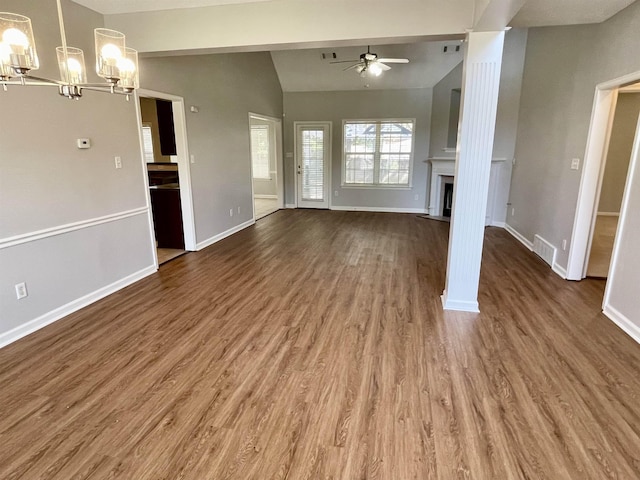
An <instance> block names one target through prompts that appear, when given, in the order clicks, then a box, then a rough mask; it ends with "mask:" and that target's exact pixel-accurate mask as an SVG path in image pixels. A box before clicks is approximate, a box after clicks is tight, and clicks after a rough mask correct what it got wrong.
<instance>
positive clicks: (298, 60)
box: [271, 40, 462, 92]
mask: <svg viewBox="0 0 640 480" xmlns="http://www.w3.org/2000/svg"><path fill="white" fill-rule="evenodd" d="M445 46H449V47H450V48H448V49H447V50H448V51H453V53H444V52H443V50H444V47H445ZM456 46H461V42H460V41H459V40H458V41H456V40H451V41H445V42H418V43H411V44H402V45H371V52H374V53H377V54H378V57H379V58H407V59H409V63H408V64H389V66H390V67H391V70H389V71H387V72H384V74H383V75H381V76H379V77H371V76H368V75H366V76H364V77H361V76H360V75H358V73H357V72H356V71H355V70H348V71H345V70H344V69H345V68H347V67H349V66H350V65H352V64H353V63H355V62H351V63H338V64H334V63H331V62H335V61H345V60H355V61H357V60H358V59H359V56H360V54H361V53H363V52H366V51H367V46H366V45H360V46H355V47H339V48H318V49H303V50H278V51H273V52H271V57H272V58H273V64H274V65H275V67H276V70H277V72H278V76H279V77H280V84H281V85H282V90H284V91H285V92H305V91H310V92H313V91H328V90H361V89H363V88H370V89H372V90H377V89H404V88H425V87H433V86H434V85H435V84H436V83H438V82H439V81H440V80H441V79H442V78H443V77H444V76H445V75H446V74H447V73H449V72H450V71H451V70H452V69H453V68H454V67H455V66H456V65H458V64H459V63H460V62H461V61H462V49H460V51H459V52H455V47H456ZM451 47H453V48H451ZM323 54H324V57H325V58H323ZM333 54H335V56H336V58H335V59H334V58H333Z"/></svg>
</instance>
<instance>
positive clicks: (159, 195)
mask: <svg viewBox="0 0 640 480" xmlns="http://www.w3.org/2000/svg"><path fill="white" fill-rule="evenodd" d="M151 209H152V211H153V225H154V229H155V234H156V242H158V247H160V248H179V249H181V250H184V232H183V229H182V204H181V202H180V188H176V187H170V188H163V187H162V186H158V187H152V188H151Z"/></svg>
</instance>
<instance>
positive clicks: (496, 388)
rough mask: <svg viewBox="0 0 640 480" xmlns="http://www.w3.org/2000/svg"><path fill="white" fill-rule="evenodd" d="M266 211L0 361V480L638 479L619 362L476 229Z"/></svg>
mask: <svg viewBox="0 0 640 480" xmlns="http://www.w3.org/2000/svg"><path fill="white" fill-rule="evenodd" d="M448 227H449V225H448V224H446V223H442V222H426V221H424V220H423V219H420V218H417V217H416V216H414V215H399V214H375V213H355V212H331V211H304V210H283V211H280V212H277V213H275V214H273V215H270V216H268V217H266V218H265V219H264V220H261V221H260V222H258V223H257V225H256V226H254V227H251V228H248V229H246V230H243V231H242V232H240V233H238V234H236V235H234V236H232V237H230V238H228V239H226V240H224V241H222V242H220V243H218V244H215V245H214V246H212V247H210V248H207V249H205V250H203V251H201V252H197V253H190V254H189V255H185V256H183V257H180V258H178V259H176V260H174V261H172V262H171V263H169V264H167V265H166V266H164V267H163V269H162V270H160V272H159V273H158V274H156V275H153V276H151V277H148V278H147V279H145V280H143V281H141V282H138V283H136V284H135V285H133V286H130V287H128V288H126V289H124V290H122V291H120V292H118V293H116V294H114V295H111V296H110V297H108V298H106V299H104V300H102V301H100V302H98V303H96V304H94V305H92V306H90V307H88V308H85V309H83V310H82V311H80V312H77V313H76V314H73V315H71V316H69V317H67V318H66V319H64V320H61V321H59V322H57V323H55V324H53V325H50V326H49V327H47V328H45V329H43V330H41V331H39V332H36V333H35V334H33V335H31V336H29V337H27V338H25V339H23V340H21V341H19V342H16V343H15V344H12V345H10V346H8V347H6V348H4V349H2V350H0V411H1V413H2V415H0V478H1V479H3V480H16V479H65V480H67V479H73V480H79V479H135V480H142V479H149V480H158V479H189V480H222V479H242V480H248V479H255V480H264V479H293V480H298V479H301V480H302V479H322V480H328V479H332V480H337V479H343V480H363V479H384V480H409V479H442V480H450V479H481V480H484V479H496V480H505V479H550V480H563V479H577V480H588V479H594V480H595V479H598V480H599V479H638V478H640V437H639V435H640V373H639V372H640V345H638V344H636V343H635V342H634V341H633V340H631V339H630V338H629V337H628V336H626V335H625V334H624V333H623V332H622V331H621V330H619V329H618V328H617V327H616V326H615V325H614V324H613V323H611V322H610V321H609V320H607V319H606V318H605V317H604V316H603V315H602V314H600V313H599V304H600V302H601V298H602V294H603V286H604V283H603V282H602V281H599V280H586V281H583V282H580V283H572V282H565V281H562V280H561V279H560V278H559V277H557V276H556V275H555V274H554V273H553V272H552V271H551V270H550V269H549V268H548V266H547V265H546V264H544V263H543V262H542V261H541V260H539V259H538V258H537V257H536V256H535V255H533V254H532V253H530V252H528V251H527V250H525V249H524V248H523V247H522V246H521V245H520V244H518V243H517V242H516V241H515V240H514V239H512V238H511V237H510V236H509V235H508V234H507V233H506V232H505V231H503V230H501V229H494V228H488V229H487V231H486V243H485V245H486V247H485V252H484V264H483V269H482V279H481V295H480V305H481V309H482V313H481V314H479V315H473V314H460V313H452V312H446V313H444V312H442V310H441V306H440V298H439V296H440V294H441V291H442V287H443V285H444V275H445V262H446V260H445V259H446V242H447V233H448Z"/></svg>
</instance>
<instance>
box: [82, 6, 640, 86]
mask: <svg viewBox="0 0 640 480" xmlns="http://www.w3.org/2000/svg"><path fill="white" fill-rule="evenodd" d="M73 1H75V2H76V3H79V4H82V5H85V6H87V7H89V8H91V9H93V10H96V11H98V12H100V13H103V14H105V23H106V26H108V27H110V28H114V29H116V30H120V31H123V32H125V33H126V34H127V39H128V41H130V42H131V43H130V44H131V45H132V46H134V47H135V48H137V49H138V50H140V52H141V53H142V54H143V55H185V54H205V53H216V52H238V51H264V50H268V51H271V55H272V58H273V62H274V65H275V67H276V70H277V72H278V76H279V77H280V82H281V84H282V87H283V90H284V91H292V92H293V91H322V90H355V89H362V88H371V89H388V88H422V87H432V86H433V85H435V84H436V83H437V82H438V81H439V80H440V79H441V78H443V77H444V76H445V75H446V74H447V73H448V72H449V71H451V69H453V68H454V67H455V66H456V65H457V64H459V63H460V61H461V60H462V55H461V54H454V55H443V54H442V48H443V46H444V45H446V44H451V43H454V44H455V42H456V41H459V39H460V38H462V37H463V35H464V32H465V31H466V30H467V29H470V28H473V27H474V25H476V26H477V25H478V23H477V21H478V18H479V17H478V16H479V13H478V12H484V13H483V14H482V15H483V16H482V21H483V22H486V21H487V18H486V17H487V15H489V17H492V16H495V20H496V21H493V22H492V21H491V18H489V24H500V22H502V23H501V24H502V25H505V24H506V23H508V24H509V25H511V26H515V27H538V26H549V25H572V24H583V23H599V22H602V21H605V20H607V19H608V18H610V17H611V16H613V15H615V14H616V13H618V12H619V11H621V10H622V9H624V8H625V7H627V6H629V5H630V4H631V3H633V2H634V1H635V0H73ZM639 1H640V0H639ZM487 12H489V13H488V14H487ZM505 12H508V16H506V18H505ZM516 12H517V13H516ZM514 14H515V16H514ZM500 15H502V17H500ZM508 19H511V20H510V21H509V20H508ZM505 21H506V22H505ZM369 43H370V44H372V46H373V50H374V51H375V52H376V53H378V54H379V56H380V57H403V58H408V59H409V60H410V63H409V64H407V65H392V70H390V71H388V72H385V74H384V75H382V76H381V77H378V78H371V77H366V78H361V77H360V76H358V75H357V74H356V73H355V72H354V71H347V72H345V71H343V68H344V66H345V65H344V64H338V65H332V64H330V61H331V59H332V57H333V54H334V53H335V54H336V57H337V58H336V59H337V60H345V59H346V60H349V59H354V60H355V59H358V57H359V55H360V54H361V53H362V52H364V51H366V46H367V44H369ZM323 53H324V54H325V57H327V59H323V58H322V54H323ZM347 65H348V64H347Z"/></svg>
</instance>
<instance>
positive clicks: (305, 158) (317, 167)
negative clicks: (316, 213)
mask: <svg viewBox="0 0 640 480" xmlns="http://www.w3.org/2000/svg"><path fill="white" fill-rule="evenodd" d="M301 133H302V148H301V150H302V200H321V201H322V200H324V130H322V129H304V130H302V132H301Z"/></svg>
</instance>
